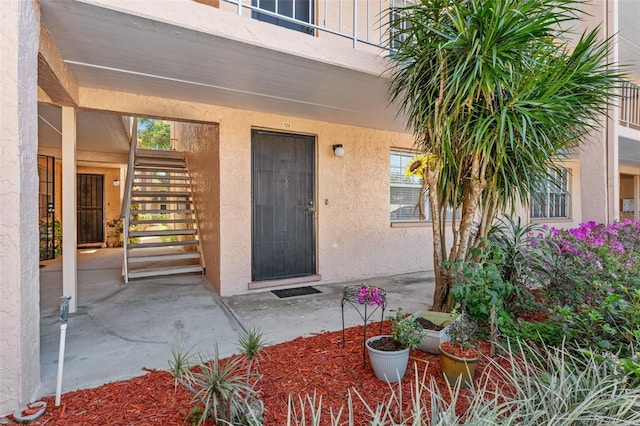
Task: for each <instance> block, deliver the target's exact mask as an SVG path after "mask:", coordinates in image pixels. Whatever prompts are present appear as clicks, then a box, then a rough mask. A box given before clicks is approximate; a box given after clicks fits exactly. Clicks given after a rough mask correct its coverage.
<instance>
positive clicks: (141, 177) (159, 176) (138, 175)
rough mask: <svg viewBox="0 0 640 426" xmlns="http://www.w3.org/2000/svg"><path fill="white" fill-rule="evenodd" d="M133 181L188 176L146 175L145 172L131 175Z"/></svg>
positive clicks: (177, 178)
mask: <svg viewBox="0 0 640 426" xmlns="http://www.w3.org/2000/svg"><path fill="white" fill-rule="evenodd" d="M133 179H134V181H135V180H136V179H157V180H188V179H189V176H185V175H184V174H183V175H180V176H166V175H147V174H144V175H143V174H135V173H134V175H133Z"/></svg>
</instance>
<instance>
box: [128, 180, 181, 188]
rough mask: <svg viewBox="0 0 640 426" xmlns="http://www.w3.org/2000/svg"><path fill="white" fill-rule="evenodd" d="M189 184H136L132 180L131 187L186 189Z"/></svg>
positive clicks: (136, 182)
mask: <svg viewBox="0 0 640 426" xmlns="http://www.w3.org/2000/svg"><path fill="white" fill-rule="evenodd" d="M189 185H190V184H188V183H184V182H180V183H176V182H138V181H136V180H135V179H134V180H133V186H141V187H148V188H188V187H189Z"/></svg>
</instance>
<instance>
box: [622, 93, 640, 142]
mask: <svg viewBox="0 0 640 426" xmlns="http://www.w3.org/2000/svg"><path fill="white" fill-rule="evenodd" d="M620 124H622V125H623V126H627V127H632V128H635V129H638V130H640V86H639V85H637V84H635V83H631V82H626V83H624V85H623V86H622V100H621V102H620Z"/></svg>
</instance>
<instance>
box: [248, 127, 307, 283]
mask: <svg viewBox="0 0 640 426" xmlns="http://www.w3.org/2000/svg"><path fill="white" fill-rule="evenodd" d="M314 147H315V138H313V137H311V136H301V135H292V134H287V133H275V132H267V131H262V130H253V132H252V212H253V215H252V216H253V217H252V280H253V281H260V280H269V279H277V278H288V277H299V276H304V275H312V274H315V272H316V251H315V225H314V224H315V209H316V203H315V193H314V188H315V173H314V170H315V155H314V152H315V148H314Z"/></svg>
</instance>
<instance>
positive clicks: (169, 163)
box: [134, 158, 186, 169]
mask: <svg viewBox="0 0 640 426" xmlns="http://www.w3.org/2000/svg"><path fill="white" fill-rule="evenodd" d="M134 165H135V166H136V167H138V166H162V167H166V168H174V167H175V168H183V169H184V168H185V167H186V164H185V162H184V161H180V160H171V159H169V160H161V159H157V160H156V159H149V160H146V159H144V158H140V159H138V158H137V159H136V161H135V163H134Z"/></svg>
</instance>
